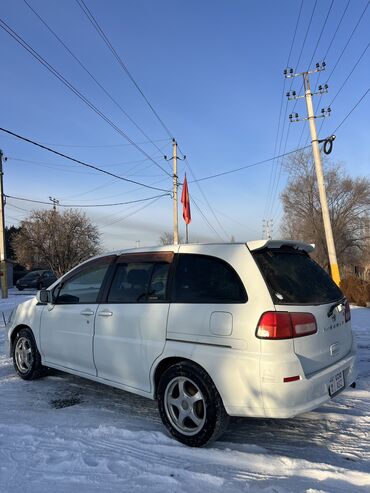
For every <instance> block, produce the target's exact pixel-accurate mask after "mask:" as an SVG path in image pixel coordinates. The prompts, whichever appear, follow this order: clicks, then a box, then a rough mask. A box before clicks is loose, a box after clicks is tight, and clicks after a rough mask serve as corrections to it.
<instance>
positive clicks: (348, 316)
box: [344, 300, 351, 322]
mask: <svg viewBox="0 0 370 493" xmlns="http://www.w3.org/2000/svg"><path fill="white" fill-rule="evenodd" d="M344 319H345V321H346V322H349V321H350V320H351V309H350V307H349V302H348V300H346V302H345V303H344Z"/></svg>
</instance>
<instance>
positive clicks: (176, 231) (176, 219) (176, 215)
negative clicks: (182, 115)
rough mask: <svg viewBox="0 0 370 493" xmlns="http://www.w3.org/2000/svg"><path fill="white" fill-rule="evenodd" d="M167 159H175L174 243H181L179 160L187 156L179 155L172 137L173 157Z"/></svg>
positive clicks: (165, 157)
mask: <svg viewBox="0 0 370 493" xmlns="http://www.w3.org/2000/svg"><path fill="white" fill-rule="evenodd" d="M164 159H165V160H166V161H171V160H172V161H173V192H172V193H173V243H174V245H178V244H179V213H178V199H177V197H178V188H179V178H178V176H177V160H178V159H179V160H180V161H184V160H185V159H186V156H185V155H184V156H183V157H182V158H180V157H178V155H177V142H176V140H175V139H172V157H170V158H167V156H164Z"/></svg>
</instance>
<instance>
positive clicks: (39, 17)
mask: <svg viewBox="0 0 370 493" xmlns="http://www.w3.org/2000/svg"><path fill="white" fill-rule="evenodd" d="M23 1H24V3H25V4H26V5H27V6H28V8H29V9H30V10H31V11H32V12H33V13H34V14H35V16H36V17H37V18H38V19H39V20H40V21H41V22H42V23H43V25H44V26H45V27H46V28H47V29H48V30H49V32H50V33H51V34H52V35H53V36H54V37H55V38H56V39H57V40H58V41H59V43H60V44H61V45H62V46H63V47H64V48H65V49H66V50H67V51H68V53H69V54H70V55H71V56H72V57H73V58H74V60H76V62H77V63H78V64H79V65H80V67H81V68H82V69H83V70H84V71H85V72H86V73H87V74H88V75H89V77H90V78H91V79H92V80H93V81H94V82H95V83H96V84H97V85H98V86H99V87H100V89H101V90H102V91H103V92H104V93H105V94H106V96H107V97H108V98H109V99H110V100H111V101H112V102H113V103H114V104H115V105H116V106H117V108H119V109H120V111H121V112H122V113H123V114H124V115H125V117H126V118H127V119H128V120H129V121H130V122H131V123H132V124H133V125H134V126H135V127H136V128H137V129H138V130H139V132H140V133H141V134H142V135H143V136H144V137H145V138H146V139H147V140H148V141H149V142H150V143H151V144H152V145H153V146H154V147H156V149H157V150H160V148H159V147H158V145H157V144H156V143H155V142H154V141H153V140H152V139H151V138H150V137H149V136H148V135H147V134H146V133H145V132H144V130H143V129H142V128H141V127H140V125H138V124H137V123H136V121H135V120H134V119H133V118H132V117H131V116H130V115H129V114H128V113H127V111H126V110H125V109H124V108H123V107H122V105H121V104H120V103H119V102H118V101H117V100H116V99H115V98H114V97H113V96H112V95H111V94H110V92H109V91H107V90H106V89H105V87H104V86H103V85H102V84H101V83H100V82H99V81H98V80H97V79H96V77H94V75H93V74H92V73H91V72H90V71H89V70H88V69H87V67H86V66H85V65H84V64H83V63H82V62H81V60H80V59H79V58H78V57H77V56H76V55H75V54H74V53H73V52H72V50H71V49H70V48H69V47H68V46H67V45H66V44H65V43H64V41H63V40H62V39H61V38H60V37H59V36H58V34H57V33H56V32H55V31H54V30H53V29H52V28H51V27H50V26H49V24H48V23H47V22H46V21H45V20H44V19H43V18H42V17H41V16H40V14H38V12H36V10H35V9H34V8H33V7H32V6H31V5H30V4H29V3H28V2H27V0H23ZM130 145H132V144H130Z"/></svg>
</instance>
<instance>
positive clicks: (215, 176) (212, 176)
mask: <svg viewBox="0 0 370 493" xmlns="http://www.w3.org/2000/svg"><path fill="white" fill-rule="evenodd" d="M308 147H310V146H309V145H308V146H305V147H301V148H300V149H294V150H292V151H288V152H285V153H284V154H280V155H278V156H274V157H270V158H268V159H263V160H262V161H257V162H255V163H251V164H245V165H243V166H239V167H238V168H234V169H230V170H227V171H222V172H220V173H215V174H214V175H209V176H203V177H202V178H198V179H197V180H191V181H188V183H195V182H200V181H205V180H212V179H213V178H218V177H219V176H225V175H229V174H231V173H237V172H238V171H242V170H244V169H248V168H253V167H254V166H259V165H261V164H265V163H268V162H271V161H274V160H275V159H279V158H282V157H284V156H289V155H290V154H294V153H295V152H298V151H302V150H303V149H307V148H308Z"/></svg>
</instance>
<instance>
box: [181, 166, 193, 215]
mask: <svg viewBox="0 0 370 493" xmlns="http://www.w3.org/2000/svg"><path fill="white" fill-rule="evenodd" d="M181 203H182V217H183V218H184V221H185V223H186V224H189V223H191V213H190V197H189V190H188V182H187V180H186V174H185V178H184V183H183V185H182V194H181Z"/></svg>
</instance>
